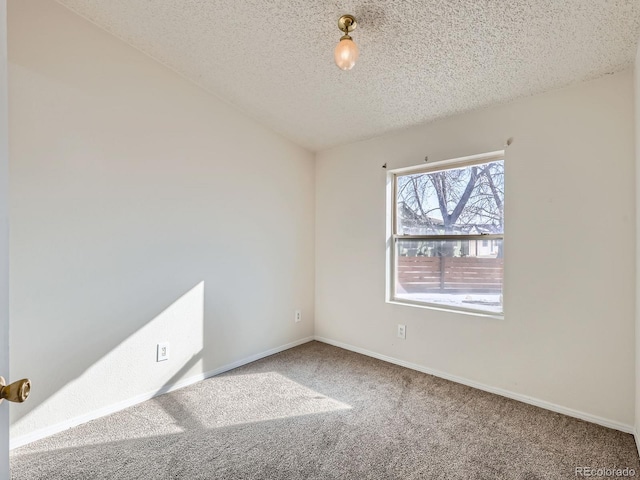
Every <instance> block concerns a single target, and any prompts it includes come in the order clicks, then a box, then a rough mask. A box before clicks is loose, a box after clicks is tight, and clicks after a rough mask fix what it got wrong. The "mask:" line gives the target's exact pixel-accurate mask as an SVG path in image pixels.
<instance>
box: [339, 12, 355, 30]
mask: <svg viewBox="0 0 640 480" xmlns="http://www.w3.org/2000/svg"><path fill="white" fill-rule="evenodd" d="M357 26H358V22H356V19H355V18H354V16H353V15H342V16H341V17H340V20H338V28H339V29H340V31H341V32H344V34H345V35H349V32H353V31H354V30H355V29H356V27H357Z"/></svg>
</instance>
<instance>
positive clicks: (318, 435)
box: [11, 342, 640, 480]
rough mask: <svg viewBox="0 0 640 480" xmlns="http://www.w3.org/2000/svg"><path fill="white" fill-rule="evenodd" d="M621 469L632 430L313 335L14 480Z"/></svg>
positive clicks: (22, 470)
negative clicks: (432, 373) (483, 388)
mask: <svg viewBox="0 0 640 480" xmlns="http://www.w3.org/2000/svg"><path fill="white" fill-rule="evenodd" d="M614 466H615V467H618V468H624V467H629V468H632V469H634V470H635V472H636V476H640V462H639V459H638V454H637V451H636V446H635V443H634V439H633V437H632V436H631V435H628V434H624V433H621V432H618V431H616V430H611V429H608V428H605V427H601V426H598V425H594V424H591V423H587V422H584V421H581V420H577V419H574V418H570V417H567V416H564V415H560V414H557V413H553V412H550V411H547V410H543V409H540V408H537V407H533V406H531V405H526V404H524V403H520V402H516V401H514V400H509V399H507V398H504V397H500V396H497V395H493V394H490V393H486V392H483V391H480V390H475V389H473V388H470V387H466V386H464V385H460V384H456V383H453V382H450V381H447V380H442V379H439V378H436V377H432V376H430V375H425V374H423V373H419V372H415V371H413V370H408V369H406V368H402V367H399V366H396V365H392V364H388V363H385V362H382V361H379V360H375V359H372V358H369V357H366V356H363V355H359V354H356V353H352V352H349V351H346V350H343V349H340V348H336V347H332V346H329V345H326V344H322V343H318V342H311V343H307V344H305V345H302V346H300V347H296V348H293V349H291V350H287V351H285V352H282V353H279V354H277V355H273V356H271V357H268V358H265V359H262V360H260V361H257V362H254V363H251V364H249V365H246V366H244V367H241V368H238V369H236V370H233V371H231V372H227V373H226V374H223V375H219V376H217V377H213V378H210V379H208V380H205V381H203V382H200V383H198V384H195V385H192V386H190V387H187V388H184V389H182V390H179V391H176V392H173V393H170V394H167V395H162V396H160V397H157V398H154V399H152V400H149V401H147V402H144V403H142V404H139V405H136V406H134V407H131V408H128V409H126V410H123V411H121V412H118V413H115V414H113V415H110V416H108V417H104V418H101V419H98V420H95V421H92V422H89V423H86V424H84V425H81V426H78V427H76V428H73V429H70V430H67V431H65V432H62V433H59V434H57V435H54V436H52V437H49V438H46V439H44V440H40V441H38V442H34V443H32V444H30V445H27V446H25V447H22V448H19V449H16V450H14V451H13V452H12V455H11V469H12V470H11V472H12V478H13V479H29V480H33V479H47V480H53V479H127V480H130V479H225V480H235V479H268V480H278V479H288V480H289V479H354V480H360V479H382V480H386V479H509V480H511V479H526V480H533V479H563V478H567V479H569V478H574V479H575V478H576V475H575V468H576V467H590V468H612V467H614ZM595 473H597V472H595ZM599 478H608V477H599Z"/></svg>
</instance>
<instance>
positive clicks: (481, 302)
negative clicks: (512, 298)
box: [396, 292, 502, 313]
mask: <svg viewBox="0 0 640 480" xmlns="http://www.w3.org/2000/svg"><path fill="white" fill-rule="evenodd" d="M396 298H397V299H399V300H410V301H413V302H427V303H434V304H437V305H442V306H452V307H460V308H471V309H473V310H482V311H484V312H489V313H502V302H501V301H500V295H497V294H490V293H487V294H480V293H400V292H398V293H397V294H396Z"/></svg>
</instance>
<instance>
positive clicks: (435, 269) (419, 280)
mask: <svg viewBox="0 0 640 480" xmlns="http://www.w3.org/2000/svg"><path fill="white" fill-rule="evenodd" d="M503 271H504V261H503V259H502V258H477V257H398V287H401V288H403V289H404V290H405V291H406V292H407V293H418V292H444V293H463V292H464V293H499V292H501V291H502V279H503Z"/></svg>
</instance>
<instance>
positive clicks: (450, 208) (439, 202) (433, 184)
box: [398, 161, 504, 256]
mask: <svg viewBox="0 0 640 480" xmlns="http://www.w3.org/2000/svg"><path fill="white" fill-rule="evenodd" d="M398 217H399V226H400V228H401V232H404V233H413V234H425V235H433V234H450V235H451V234H456V233H460V234H482V233H503V228H504V225H503V222H504V162H503V161H496V162H491V163H487V164H484V165H477V166H472V167H463V168H456V169H450V170H443V171H440V172H432V173H422V174H415V175H404V176H401V177H399V182H398ZM439 243H441V245H440V246H439V247H438V248H437V250H438V253H439V254H441V255H451V254H452V248H453V246H452V244H451V242H439ZM501 254H502V248H501V247H500V251H499V255H500V256H501Z"/></svg>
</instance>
